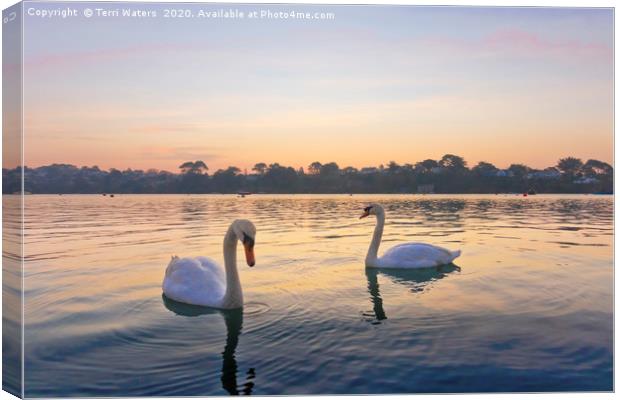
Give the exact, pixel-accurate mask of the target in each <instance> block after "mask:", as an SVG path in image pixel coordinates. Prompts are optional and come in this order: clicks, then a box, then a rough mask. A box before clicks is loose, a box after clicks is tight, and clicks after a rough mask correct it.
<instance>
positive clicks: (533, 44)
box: [423, 28, 612, 59]
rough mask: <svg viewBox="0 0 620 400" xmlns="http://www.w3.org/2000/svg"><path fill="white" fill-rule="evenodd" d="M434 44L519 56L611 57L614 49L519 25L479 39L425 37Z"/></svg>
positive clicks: (450, 48) (427, 42)
mask: <svg viewBox="0 0 620 400" xmlns="http://www.w3.org/2000/svg"><path fill="white" fill-rule="evenodd" d="M423 42H424V43H426V44H427V45H430V46H433V47H440V48H444V49H447V50H450V51H459V50H461V51H464V52H468V53H471V52H475V53H481V52H493V53H509V54H514V55H516V56H528V55H529V56H534V57H540V56H549V55H551V56H563V57H570V58H574V59H577V58H582V57H586V56H590V57H592V56H599V57H611V55H612V49H611V47H610V46H608V45H606V44H604V43H597V42H585V41H582V40H578V39H555V38H548V37H545V36H543V35H540V34H537V33H534V32H529V31H526V30H524V29H519V28H503V29H499V30H496V31H493V32H491V33H489V34H487V35H484V36H482V37H480V38H475V39H464V38H455V37H431V38H426V39H424V40H423Z"/></svg>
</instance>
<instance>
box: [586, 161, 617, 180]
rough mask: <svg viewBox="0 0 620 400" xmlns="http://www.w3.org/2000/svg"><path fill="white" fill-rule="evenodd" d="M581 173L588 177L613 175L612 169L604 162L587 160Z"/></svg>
mask: <svg viewBox="0 0 620 400" xmlns="http://www.w3.org/2000/svg"><path fill="white" fill-rule="evenodd" d="M582 169H583V172H584V174H585V175H586V176H588V177H592V178H593V177H596V176H598V175H610V174H612V173H613V170H614V169H613V167H612V166H611V165H609V164H607V163H606V162H603V161H599V160H592V159H590V160H588V161H586V163H585V164H584V165H583V168H582Z"/></svg>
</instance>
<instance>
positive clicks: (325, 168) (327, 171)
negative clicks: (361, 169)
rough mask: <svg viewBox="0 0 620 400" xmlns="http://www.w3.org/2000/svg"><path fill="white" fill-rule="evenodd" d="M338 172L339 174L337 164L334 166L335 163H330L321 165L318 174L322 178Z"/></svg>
mask: <svg viewBox="0 0 620 400" xmlns="http://www.w3.org/2000/svg"><path fill="white" fill-rule="evenodd" d="M338 172H340V168H339V167H338V164H336V163H335V162H330V163H327V164H324V165H322V166H321V169H320V172H319V173H320V174H321V175H323V176H329V175H335V174H338Z"/></svg>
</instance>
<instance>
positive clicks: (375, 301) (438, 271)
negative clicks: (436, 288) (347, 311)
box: [362, 264, 461, 325]
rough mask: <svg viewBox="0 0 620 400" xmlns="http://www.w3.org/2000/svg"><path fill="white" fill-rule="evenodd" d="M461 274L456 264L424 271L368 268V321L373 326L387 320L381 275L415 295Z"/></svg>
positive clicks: (365, 314) (424, 269) (366, 314)
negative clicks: (380, 286) (439, 281)
mask: <svg viewBox="0 0 620 400" xmlns="http://www.w3.org/2000/svg"><path fill="white" fill-rule="evenodd" d="M455 271H456V272H460V271H461V268H460V267H458V266H456V265H454V264H447V265H442V266H439V267H437V268H423V269H377V268H366V280H367V282H368V293H369V294H370V301H371V302H372V312H370V311H369V312H363V313H362V314H363V315H364V316H365V317H368V318H367V319H366V320H367V321H368V322H370V323H371V324H373V325H377V324H380V323H381V321H383V320H385V319H387V318H388V317H387V314H386V313H385V310H384V308H383V298H382V297H381V292H380V290H379V279H378V277H379V275H383V276H386V277H388V278H389V279H390V280H391V281H392V282H394V283H397V284H400V285H404V286H405V287H407V288H409V289H410V290H411V291H412V292H414V293H419V292H423V291H424V290H428V287H429V285H430V284H431V283H432V282H435V281H438V280H440V279H443V278H445V277H446V276H448V275H449V274H451V273H453V272H455Z"/></svg>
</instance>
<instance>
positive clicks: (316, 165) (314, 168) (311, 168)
mask: <svg viewBox="0 0 620 400" xmlns="http://www.w3.org/2000/svg"><path fill="white" fill-rule="evenodd" d="M322 166H323V165H322V164H321V163H320V162H318V161H315V162H313V163H312V164H310V165H308V172H310V173H311V174H312V175H318V174H319V173H320V172H321V167H322Z"/></svg>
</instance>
